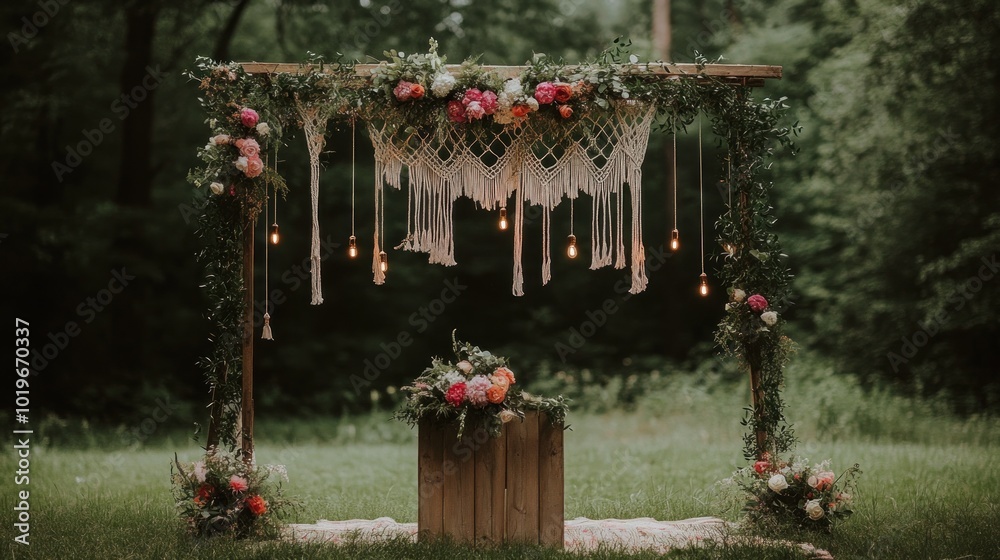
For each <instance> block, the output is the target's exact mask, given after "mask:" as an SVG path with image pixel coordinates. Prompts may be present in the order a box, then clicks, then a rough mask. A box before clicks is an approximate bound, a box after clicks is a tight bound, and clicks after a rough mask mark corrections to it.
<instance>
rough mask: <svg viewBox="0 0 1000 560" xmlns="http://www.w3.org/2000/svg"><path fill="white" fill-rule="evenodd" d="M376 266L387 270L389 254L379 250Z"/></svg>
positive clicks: (383, 270) (384, 270)
mask: <svg viewBox="0 0 1000 560" xmlns="http://www.w3.org/2000/svg"><path fill="white" fill-rule="evenodd" d="M378 266H379V269H380V270H381V271H382V272H386V271H388V270H389V256H388V255H386V254H385V251H380V252H379V254H378Z"/></svg>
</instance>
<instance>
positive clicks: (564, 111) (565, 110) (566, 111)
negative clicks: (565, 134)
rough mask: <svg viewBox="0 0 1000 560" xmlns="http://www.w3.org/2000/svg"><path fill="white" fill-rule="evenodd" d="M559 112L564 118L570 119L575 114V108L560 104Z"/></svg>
mask: <svg viewBox="0 0 1000 560" xmlns="http://www.w3.org/2000/svg"><path fill="white" fill-rule="evenodd" d="M559 114H560V115H562V118H564V119H568V118H570V117H572V116H573V108H572V107H570V106H569V105H560V106H559Z"/></svg>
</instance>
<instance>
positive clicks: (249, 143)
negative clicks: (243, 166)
mask: <svg viewBox="0 0 1000 560" xmlns="http://www.w3.org/2000/svg"><path fill="white" fill-rule="evenodd" d="M233 144H235V145H236V147H237V148H239V150H240V155H242V156H246V157H248V158H251V157H258V156H260V144H258V143H257V141H256V140H254V139H253V138H240V139H239V140H237V141H236V142H233Z"/></svg>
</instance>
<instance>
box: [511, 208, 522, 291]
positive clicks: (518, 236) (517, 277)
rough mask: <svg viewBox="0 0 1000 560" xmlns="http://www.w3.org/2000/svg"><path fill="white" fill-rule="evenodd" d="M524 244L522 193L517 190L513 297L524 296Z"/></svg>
mask: <svg viewBox="0 0 1000 560" xmlns="http://www.w3.org/2000/svg"><path fill="white" fill-rule="evenodd" d="M523 242H524V191H522V190H521V189H517V206H516V208H514V286H513V288H512V290H511V291H512V293H513V294H514V295H515V296H518V297H520V296H523V295H524V267H523V266H522V263H521V259H522V251H521V249H522V245H523Z"/></svg>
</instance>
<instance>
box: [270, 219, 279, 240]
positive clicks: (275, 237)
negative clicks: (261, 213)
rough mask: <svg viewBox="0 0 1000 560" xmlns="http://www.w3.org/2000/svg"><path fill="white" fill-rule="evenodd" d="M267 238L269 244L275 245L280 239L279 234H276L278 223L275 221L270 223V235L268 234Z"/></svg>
mask: <svg viewBox="0 0 1000 560" xmlns="http://www.w3.org/2000/svg"><path fill="white" fill-rule="evenodd" d="M269 239H270V240H271V245H277V244H278V241H279V240H280V239H281V236H280V235H278V224H277V223H274V224H271V235H270V237H269Z"/></svg>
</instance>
